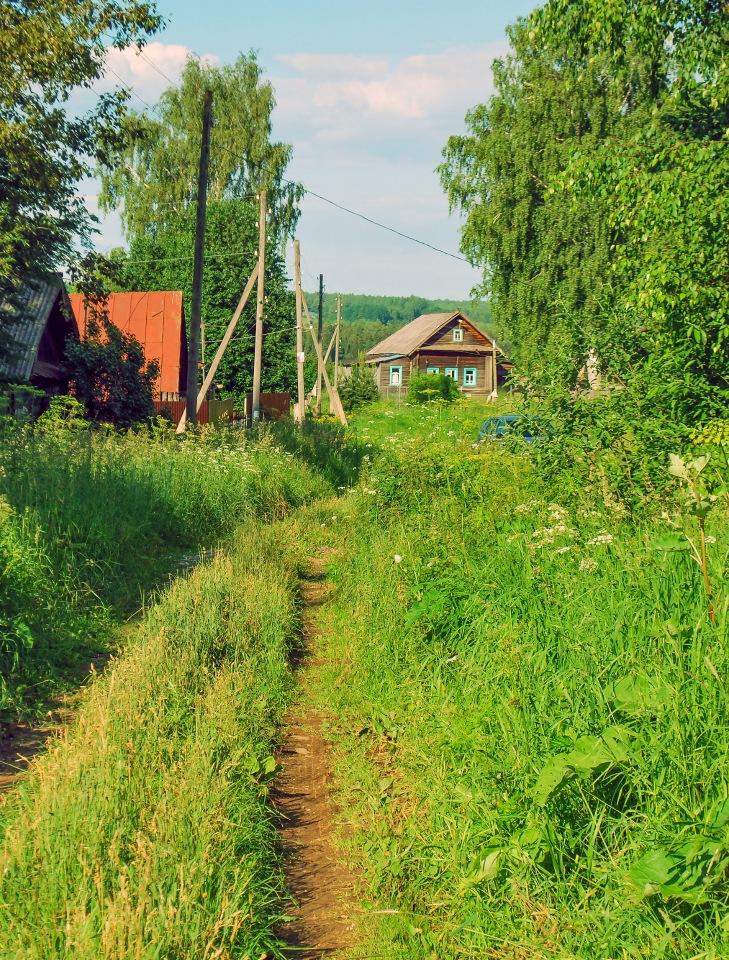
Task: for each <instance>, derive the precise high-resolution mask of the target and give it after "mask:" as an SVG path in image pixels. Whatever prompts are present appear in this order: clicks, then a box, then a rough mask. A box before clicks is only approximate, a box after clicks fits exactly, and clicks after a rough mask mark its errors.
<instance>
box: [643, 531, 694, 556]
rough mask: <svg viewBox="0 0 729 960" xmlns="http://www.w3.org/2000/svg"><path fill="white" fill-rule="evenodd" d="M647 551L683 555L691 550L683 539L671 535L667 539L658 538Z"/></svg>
mask: <svg viewBox="0 0 729 960" xmlns="http://www.w3.org/2000/svg"><path fill="white" fill-rule="evenodd" d="M648 549H649V550H661V551H662V552H663V553H683V552H685V551H686V550H690V549H691V544H690V543H689V542H688V540H687V539H686V538H685V537H680V536H678V535H677V534H672V535H670V536H667V537H660V538H659V539H658V540H654V541H653V543H651V544H650V545H649V547H648Z"/></svg>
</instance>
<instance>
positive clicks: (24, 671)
mask: <svg viewBox="0 0 729 960" xmlns="http://www.w3.org/2000/svg"><path fill="white" fill-rule="evenodd" d="M69 408H70V409H69ZM77 409H78V407H77V405H76V406H75V405H74V404H73V401H71V403H69V402H68V401H67V400H62V399H61V398H59V400H58V402H56V403H54V404H53V405H52V407H51V410H50V411H49V413H47V414H44V415H43V417H41V418H40V420H39V422H38V424H37V427H32V426H22V427H16V426H15V425H14V422H13V421H6V422H4V423H3V422H2V421H0V425H1V426H2V427H3V429H2V431H1V432H0V661H1V662H2V664H4V667H5V668H4V669H3V670H2V678H3V680H2V685H1V686H0V717H2V716H3V715H8V714H14V713H16V712H18V711H21V712H22V711H23V710H25V709H28V708H32V707H33V705H34V704H36V703H37V701H38V697H39V692H40V695H41V697H45V696H46V695H47V696H50V695H51V694H52V693H53V691H54V690H55V689H57V688H58V686H59V685H61V686H62V685H63V684H64V683H65V682H66V681H67V678H68V677H69V675H73V673H74V670H76V671H77V670H78V665H79V664H80V663H82V662H83V660H84V658H86V663H88V659H89V657H91V656H94V655H96V654H98V653H99V651H100V650H103V649H104V647H105V637H106V635H107V633H108V624H109V621H110V618H112V617H113V616H114V615H115V611H116V612H124V611H126V612H127V613H128V612H129V606H130V605H132V610H133V609H136V607H137V606H138V603H139V593H140V591H142V590H146V589H148V588H149V586H150V584H154V583H155V582H159V580H160V578H161V577H164V576H165V575H166V574H167V572H168V570H169V569H170V568H171V567H174V561H175V557H176V556H178V554H179V551H181V550H183V549H185V548H187V549H188V550H189V549H190V548H195V547H196V546H198V545H201V544H205V545H208V544H213V543H215V542H217V541H218V540H220V539H221V538H225V537H227V536H228V535H229V534H230V531H231V529H232V528H233V527H235V526H236V525H237V524H239V523H242V522H243V521H244V520H246V519H247V518H250V517H251V516H261V517H265V518H266V519H268V520H271V519H274V518H276V517H279V516H281V515H282V513H284V512H285V511H286V510H287V509H288V508H289V507H290V506H294V505H298V504H301V503H303V502H305V501H307V500H309V499H311V498H313V497H316V496H319V495H321V494H322V493H324V492H326V491H328V490H330V489H331V488H330V487H329V486H328V485H327V483H326V482H325V481H324V480H322V479H321V478H320V477H316V476H314V475H313V473H312V472H311V471H309V470H308V469H307V468H306V467H305V466H304V465H303V463H302V462H301V460H299V459H294V457H292V456H291V455H290V454H288V453H285V452H284V451H283V450H282V449H281V448H280V447H279V446H277V445H276V444H275V443H274V442H273V441H272V438H271V436H270V435H269V434H267V433H265V432H262V433H261V436H260V438H259V440H258V441H257V442H256V443H250V444H249V443H247V441H246V438H245V436H244V435H242V434H240V433H239V432H237V431H236V432H233V431H230V432H228V431H216V430H212V429H209V430H205V429H203V430H201V431H200V432H199V433H196V434H188V435H186V437H185V439H184V440H182V441H180V440H179V439H176V438H175V436H174V433H172V431H171V430H170V429H169V428H165V427H157V428H152V430H151V431H150V433H145V432H141V433H138V434H132V433H129V434H127V435H124V436H119V435H117V434H114V433H113V432H110V431H98V430H91V429H89V428H88V425H87V424H86V423H85V422H84V421H83V419H82V418H80V417H79V416H78V414H77ZM334 456H335V454H334V452H332V458H334ZM342 460H343V462H346V453H345V452H344V451H342ZM339 482H341V481H339ZM49 584H52V589H50V588H49Z"/></svg>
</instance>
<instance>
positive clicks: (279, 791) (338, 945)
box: [272, 556, 356, 960]
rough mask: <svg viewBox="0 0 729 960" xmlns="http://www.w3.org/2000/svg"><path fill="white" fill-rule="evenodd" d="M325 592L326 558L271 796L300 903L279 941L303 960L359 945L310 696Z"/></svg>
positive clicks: (312, 591)
mask: <svg viewBox="0 0 729 960" xmlns="http://www.w3.org/2000/svg"><path fill="white" fill-rule="evenodd" d="M327 592H328V584H327V580H326V558H325V556H319V557H313V558H311V559H310V563H309V567H308V570H307V571H306V573H305V574H304V576H303V577H302V582H301V594H302V601H303V605H304V616H303V636H302V644H301V649H300V650H299V651H298V652H297V655H296V660H295V664H294V666H295V670H296V674H297V680H298V686H299V695H298V696H297V698H296V700H295V702H294V704H293V706H292V708H291V710H290V712H289V714H288V716H287V717H286V720H285V740H284V744H283V747H282V749H281V752H280V755H279V762H280V763H281V765H282V767H283V770H282V772H281V773H280V775H279V777H278V778H277V780H276V784H275V788H274V791H273V794H272V799H273V803H274V806H275V808H276V812H277V814H278V825H279V832H280V836H281V843H282V846H283V850H284V855H285V858H286V864H285V873H286V880H287V886H288V890H289V892H290V894H291V896H292V897H293V899H294V902H295V908H289V910H288V911H287V912H288V914H289V916H291V917H293V919H292V920H291V921H289V922H288V923H287V924H285V925H283V926H282V927H281V929H280V930H279V935H280V936H281V937H282V939H283V940H284V941H285V943H286V944H287V946H288V947H289V948H290V951H291V953H290V955H291V956H292V957H301V958H302V960H319V958H338V957H344V956H346V951H347V949H348V948H350V947H352V946H353V945H354V942H355V935H354V921H353V917H354V913H355V910H356V907H355V903H356V901H355V898H354V894H353V887H354V877H353V876H352V873H351V872H350V871H349V870H348V869H347V867H346V866H345V865H344V864H342V862H341V858H340V857H339V856H338V855H337V852H336V850H335V848H334V844H333V837H334V832H335V825H334V816H333V814H334V809H333V805H332V798H331V791H330V787H329V778H330V766H329V747H328V744H327V743H326V741H325V740H324V739H323V737H322V734H321V720H320V718H319V716H318V715H317V714H316V713H315V712H314V711H313V709H312V708H311V707H310V706H309V705H308V704H307V700H308V697H307V696H306V694H307V690H308V689H309V685H310V684H311V682H312V669H313V668H315V667H316V666H317V660H316V627H315V626H314V623H313V620H312V617H311V612H312V611H313V608H315V607H317V606H319V605H320V604H322V603H324V602H325V600H326V598H327ZM307 611H309V612H307Z"/></svg>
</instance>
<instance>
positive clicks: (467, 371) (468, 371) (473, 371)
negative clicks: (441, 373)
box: [463, 367, 478, 387]
mask: <svg viewBox="0 0 729 960" xmlns="http://www.w3.org/2000/svg"><path fill="white" fill-rule="evenodd" d="M469 375H471V376H472V377H473V383H469V382H468V378H469ZM477 385H478V368H477V367H464V368H463V386H464V387H475V386H477Z"/></svg>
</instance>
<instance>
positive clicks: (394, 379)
mask: <svg viewBox="0 0 729 960" xmlns="http://www.w3.org/2000/svg"><path fill="white" fill-rule="evenodd" d="M390 386H391V387H400V386H402V367H390Z"/></svg>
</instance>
